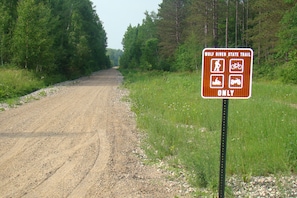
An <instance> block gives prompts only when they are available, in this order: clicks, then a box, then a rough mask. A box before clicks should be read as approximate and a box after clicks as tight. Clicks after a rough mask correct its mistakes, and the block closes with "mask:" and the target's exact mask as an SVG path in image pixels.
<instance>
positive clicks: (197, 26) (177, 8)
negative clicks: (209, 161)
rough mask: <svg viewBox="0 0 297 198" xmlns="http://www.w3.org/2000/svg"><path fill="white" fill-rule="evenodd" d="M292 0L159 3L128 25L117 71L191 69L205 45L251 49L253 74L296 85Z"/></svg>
mask: <svg viewBox="0 0 297 198" xmlns="http://www.w3.org/2000/svg"><path fill="white" fill-rule="evenodd" d="M296 13H297V1H296V0H274V1H271V0H163V2H162V3H161V4H160V5H159V10H158V13H154V12H152V13H148V12H146V13H145V19H144V20H143V22H142V24H141V25H138V26H136V27H132V26H129V27H128V29H127V31H126V33H125V35H124V38H123V46H124V54H123V56H122V58H121V67H123V68H139V69H144V70H168V71H185V70H186V71H193V70H196V69H199V68H200V65H201V51H202V49H203V48H205V47H251V48H253V49H254V52H255V61H254V63H255V71H256V74H257V75H258V76H266V77H270V78H281V79H282V80H283V81H285V82H289V83H297V75H296V73H297V66H296V65H297V64H296V63H297V56H296V54H297V28H296V27H297V15H296Z"/></svg>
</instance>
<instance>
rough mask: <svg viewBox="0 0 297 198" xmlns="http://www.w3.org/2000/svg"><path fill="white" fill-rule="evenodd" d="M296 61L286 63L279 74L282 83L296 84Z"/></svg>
mask: <svg viewBox="0 0 297 198" xmlns="http://www.w3.org/2000/svg"><path fill="white" fill-rule="evenodd" d="M296 74H297V61H290V62H288V63H286V64H285V65H284V66H283V67H282V69H281V72H280V76H281V80H282V81H283V82H284V83H290V84H297V75H296Z"/></svg>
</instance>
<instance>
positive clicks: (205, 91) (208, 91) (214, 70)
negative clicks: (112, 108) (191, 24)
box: [201, 48, 253, 198]
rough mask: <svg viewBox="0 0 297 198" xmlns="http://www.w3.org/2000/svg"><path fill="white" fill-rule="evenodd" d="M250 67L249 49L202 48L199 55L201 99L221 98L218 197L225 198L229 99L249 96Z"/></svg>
mask: <svg viewBox="0 0 297 198" xmlns="http://www.w3.org/2000/svg"><path fill="white" fill-rule="evenodd" d="M252 66H253V50H252V49H249V48H206V49H204V50H203V52H202V78H201V79H202V82H201V96H202V97H203V98H206V99H223V107H222V128H221V153H220V176H219V198H224V195H225V175H226V156H227V129H228V106H229V99H248V98H250V97H251V88H252Z"/></svg>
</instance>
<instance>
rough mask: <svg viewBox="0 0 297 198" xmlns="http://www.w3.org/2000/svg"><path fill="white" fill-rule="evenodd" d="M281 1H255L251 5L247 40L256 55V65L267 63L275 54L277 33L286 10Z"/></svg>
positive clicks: (286, 6) (285, 5)
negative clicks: (252, 14)
mask: <svg viewBox="0 0 297 198" xmlns="http://www.w3.org/2000/svg"><path fill="white" fill-rule="evenodd" d="M288 8H289V7H288V5H287V4H285V2H284V1H283V0H275V1H274V2H273V3H271V1H269V0H255V1H253V4H252V5H251V9H252V12H254V17H253V18H252V19H251V20H250V24H251V26H252V27H251V28H250V29H249V30H248V31H247V33H248V35H249V40H250V41H251V42H252V45H253V47H254V49H255V54H257V63H258V64H260V63H261V62H264V61H268V60H269V59H270V58H271V57H272V55H273V54H275V53H276V51H275V47H276V45H277V42H278V37H277V33H278V32H279V30H280V25H279V23H280V21H281V19H282V16H283V14H284V13H285V11H286V10H287V9H288Z"/></svg>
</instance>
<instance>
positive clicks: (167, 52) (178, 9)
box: [157, 0, 186, 58]
mask: <svg viewBox="0 0 297 198" xmlns="http://www.w3.org/2000/svg"><path fill="white" fill-rule="evenodd" d="M185 13H186V10H185V0H164V1H163V2H162V3H161V4H160V9H159V13H158V16H159V21H158V24H157V27H158V30H157V31H158V36H159V38H160V53H161V55H162V56H164V57H165V58H169V57H171V56H173V55H174V53H175V50H176V49H177V48H178V46H179V45H180V44H181V43H182V42H183V41H184V38H183V29H184V27H185V26H184V25H185Z"/></svg>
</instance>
